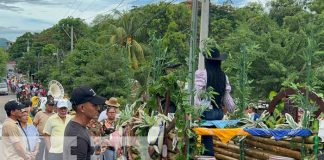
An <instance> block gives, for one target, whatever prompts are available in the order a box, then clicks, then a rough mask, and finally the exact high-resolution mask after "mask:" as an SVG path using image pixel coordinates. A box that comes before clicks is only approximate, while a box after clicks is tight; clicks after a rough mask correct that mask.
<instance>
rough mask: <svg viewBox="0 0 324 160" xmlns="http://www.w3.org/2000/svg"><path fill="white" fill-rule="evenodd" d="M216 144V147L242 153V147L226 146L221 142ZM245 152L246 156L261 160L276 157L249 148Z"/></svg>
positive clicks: (215, 142)
mask: <svg viewBox="0 0 324 160" xmlns="http://www.w3.org/2000/svg"><path fill="white" fill-rule="evenodd" d="M214 144H216V146H219V147H223V148H226V149H230V150H234V151H235V152H240V147H239V146H236V145H234V144H224V143H222V142H220V141H214ZM244 152H245V153H246V155H248V156H250V157H254V158H257V159H260V160H268V159H269V157H271V156H274V155H273V154H269V153H264V152H262V151H260V150H257V149H253V148H249V147H245V149H244Z"/></svg>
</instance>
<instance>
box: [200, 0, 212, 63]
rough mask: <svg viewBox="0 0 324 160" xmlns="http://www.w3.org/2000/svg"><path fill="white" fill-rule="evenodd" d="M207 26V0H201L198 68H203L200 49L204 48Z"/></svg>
mask: <svg viewBox="0 0 324 160" xmlns="http://www.w3.org/2000/svg"><path fill="white" fill-rule="evenodd" d="M208 26H209V0H202V1H201V22H200V38H199V48H200V53H199V61H198V69H205V62H204V56H203V54H202V50H203V48H204V44H203V41H204V40H206V39H207V38H208V29H209V28H208Z"/></svg>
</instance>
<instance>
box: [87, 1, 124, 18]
mask: <svg viewBox="0 0 324 160" xmlns="http://www.w3.org/2000/svg"><path fill="white" fill-rule="evenodd" d="M124 1H125V0H121V1H120V2H119V3H118V5H117V6H116V7H114V8H113V9H110V10H108V11H104V12H102V13H99V14H107V13H108V12H110V13H112V12H113V11H114V10H116V9H117V8H119V7H120V6H121V4H123V3H124ZM110 13H108V14H110ZM99 14H97V15H94V16H91V17H88V18H85V19H84V20H88V19H91V18H94V17H96V16H98V15H99Z"/></svg>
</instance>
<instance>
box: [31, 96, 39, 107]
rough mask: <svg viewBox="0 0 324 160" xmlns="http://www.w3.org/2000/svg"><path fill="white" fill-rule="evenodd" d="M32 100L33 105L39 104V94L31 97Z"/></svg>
mask: <svg viewBox="0 0 324 160" xmlns="http://www.w3.org/2000/svg"><path fill="white" fill-rule="evenodd" d="M31 101H32V107H37V106H38V102H39V98H38V97H37V96H33V97H32V98H31Z"/></svg>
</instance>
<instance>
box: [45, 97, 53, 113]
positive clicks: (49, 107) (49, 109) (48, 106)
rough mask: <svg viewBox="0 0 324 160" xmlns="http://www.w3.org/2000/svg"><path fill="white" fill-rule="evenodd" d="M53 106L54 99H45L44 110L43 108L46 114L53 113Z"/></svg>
mask: <svg viewBox="0 0 324 160" xmlns="http://www.w3.org/2000/svg"><path fill="white" fill-rule="evenodd" d="M54 105H55V102H54V99H53V98H50V97H47V102H46V108H45V110H46V111H47V112H53V110H54Z"/></svg>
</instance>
